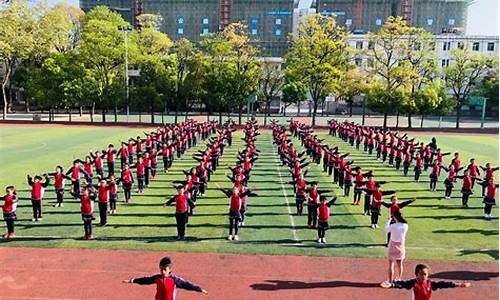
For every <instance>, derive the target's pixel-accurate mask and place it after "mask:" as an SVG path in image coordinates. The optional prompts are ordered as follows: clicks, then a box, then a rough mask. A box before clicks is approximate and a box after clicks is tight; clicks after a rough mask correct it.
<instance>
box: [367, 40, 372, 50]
mask: <svg viewBox="0 0 500 300" xmlns="http://www.w3.org/2000/svg"><path fill="white" fill-rule="evenodd" d="M368 49H369V50H372V49H373V42H371V41H370V42H368Z"/></svg>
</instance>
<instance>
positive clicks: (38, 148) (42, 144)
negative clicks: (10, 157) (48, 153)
mask: <svg viewBox="0 0 500 300" xmlns="http://www.w3.org/2000/svg"><path fill="white" fill-rule="evenodd" d="M45 147H47V143H45V142H42V143H41V144H40V146H38V147H34V148H28V149H24V150H19V151H17V152H21V153H24V152H31V151H36V150H41V149H43V148H45Z"/></svg>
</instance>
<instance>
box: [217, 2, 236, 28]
mask: <svg viewBox="0 0 500 300" xmlns="http://www.w3.org/2000/svg"><path fill="white" fill-rule="evenodd" d="M219 1H220V8H219V21H220V26H219V29H220V30H224V28H226V27H227V25H229V23H230V22H231V7H232V4H233V3H232V2H233V1H232V0H219Z"/></svg>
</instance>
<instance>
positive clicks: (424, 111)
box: [411, 80, 449, 128]
mask: <svg viewBox="0 0 500 300" xmlns="http://www.w3.org/2000/svg"><path fill="white" fill-rule="evenodd" d="M411 98H412V100H413V101H414V105H415V109H416V112H418V113H419V114H420V115H421V116H422V118H421V119H420V128H423V127H424V116H425V115H428V114H430V113H433V112H436V110H438V113H439V111H441V112H445V111H446V110H447V109H449V102H447V101H445V99H446V95H445V91H444V86H443V84H442V83H441V81H438V80H436V81H433V82H429V83H427V84H426V85H425V86H423V87H422V88H419V89H418V90H416V91H415V92H414V93H413V92H412V94H411ZM446 105H448V108H447V107H446Z"/></svg>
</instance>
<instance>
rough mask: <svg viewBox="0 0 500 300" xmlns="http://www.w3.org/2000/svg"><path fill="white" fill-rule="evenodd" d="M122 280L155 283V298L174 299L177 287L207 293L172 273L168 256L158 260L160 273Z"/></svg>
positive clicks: (156, 299) (162, 299)
mask: <svg viewBox="0 0 500 300" xmlns="http://www.w3.org/2000/svg"><path fill="white" fill-rule="evenodd" d="M123 282H124V283H137V284H140V285H145V284H156V295H155V300H174V299H175V295H176V294H177V288H181V289H185V290H188V291H196V292H200V293H203V294H208V292H207V291H206V290H204V289H202V288H201V287H199V286H197V285H195V284H193V283H191V282H189V281H187V280H184V279H182V278H180V277H177V276H175V275H173V274H172V261H171V260H170V257H168V256H166V257H164V258H162V259H161V260H160V274H156V275H153V276H150V277H141V278H131V279H128V280H123Z"/></svg>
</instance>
